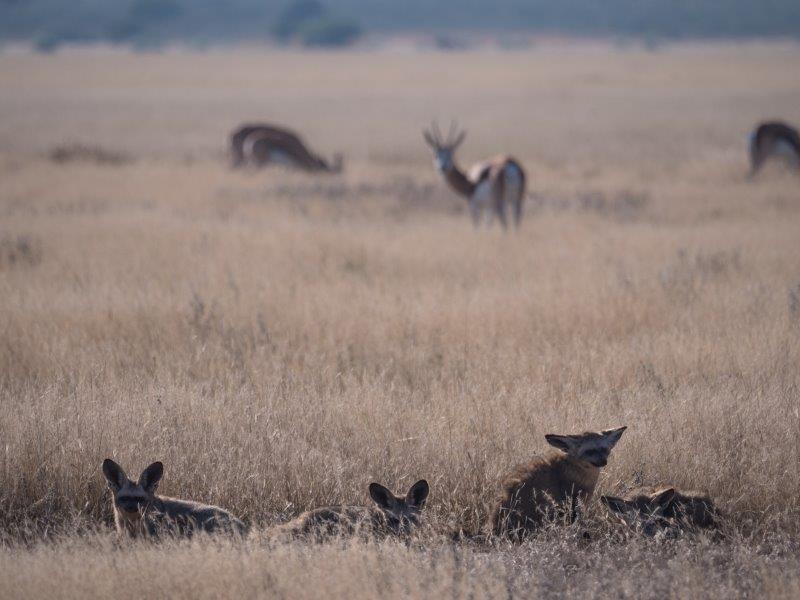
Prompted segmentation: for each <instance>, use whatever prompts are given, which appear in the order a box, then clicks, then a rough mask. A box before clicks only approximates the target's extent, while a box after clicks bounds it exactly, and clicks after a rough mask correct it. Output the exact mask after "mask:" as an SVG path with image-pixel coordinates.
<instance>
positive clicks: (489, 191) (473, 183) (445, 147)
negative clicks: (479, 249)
mask: <svg viewBox="0 0 800 600" xmlns="http://www.w3.org/2000/svg"><path fill="white" fill-rule="evenodd" d="M422 135H423V137H424V138H425V141H426V142H427V143H428V145H429V146H430V147H431V148H432V149H433V152H434V164H435V165H436V168H437V170H438V171H439V172H440V173H441V174H442V175H443V176H444V178H445V180H446V181H447V183H448V184H449V185H450V187H451V188H453V190H454V191H455V192H456V193H457V194H460V195H461V196H463V197H465V198H466V199H467V200H468V201H469V210H470V214H471V215H472V222H473V223H474V224H475V225H476V226H478V225H479V224H480V220H481V215H482V214H483V212H484V211H485V210H488V211H489V212H488V213H487V214H488V221H489V222H490V223H491V219H492V215H493V214H495V215H497V217H498V218H499V219H500V223H501V224H502V225H503V227H504V228H505V227H506V226H507V219H506V206H507V205H511V209H512V211H513V215H514V224H515V225H519V222H520V220H521V219H522V203H523V201H524V199H525V171H524V170H523V169H522V167H521V166H520V164H519V163H518V162H517V161H516V160H515V159H514V158H512V157H510V156H505V155H501V156H496V157H494V158H491V159H489V160H486V161H483V162H480V163H477V164H475V165H473V166H472V168H471V169H470V170H469V172H468V173H464V171H462V170H461V169H460V168H459V167H458V165H456V163H455V151H456V149H457V148H458V147H459V146H460V145H461V143H462V142H463V141H464V138H465V137H466V135H467V132H466V131H461V132H459V131H458V128H457V125H456V124H455V123H453V124H452V125H451V126H450V131H449V132H448V135H447V138H446V139H445V138H443V137H442V134H441V132H440V131H439V127H438V126H437V124H436V122H435V121H434V122H433V124H432V125H431V128H430V129H429V130H423V132H422Z"/></svg>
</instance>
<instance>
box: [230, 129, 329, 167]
mask: <svg viewBox="0 0 800 600" xmlns="http://www.w3.org/2000/svg"><path fill="white" fill-rule="evenodd" d="M231 158H232V162H233V166H234V167H239V166H242V165H244V164H247V163H249V164H252V165H254V166H257V167H263V166H266V165H268V164H282V165H287V166H292V167H296V168H299V169H303V170H306V171H327V172H330V173H338V172H340V171H341V170H342V157H341V155H340V154H335V155H334V157H333V161H332V163H330V164H329V163H328V162H326V161H325V160H324V159H323V158H321V157H319V156H317V155H316V154H314V153H313V152H311V151H310V150H309V149H308V147H307V146H306V145H305V143H304V142H303V140H302V139H301V138H300V136H298V135H297V134H296V133H294V132H293V131H290V130H288V129H284V128H281V127H276V126H274V125H266V124H248V125H243V126H242V127H239V129H237V130H236V131H234V132H233V134H231Z"/></svg>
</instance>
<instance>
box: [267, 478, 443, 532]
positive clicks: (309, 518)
mask: <svg viewBox="0 0 800 600" xmlns="http://www.w3.org/2000/svg"><path fill="white" fill-rule="evenodd" d="M429 492H430V488H429V486H428V482H427V481H425V480H424V479H421V480H419V481H418V482H417V483H415V484H414V485H412V486H411V488H410V489H409V490H408V493H407V494H406V495H405V496H396V495H395V494H393V493H392V492H391V491H390V490H389V489H388V488H386V487H384V486H382V485H381V484H379V483H371V484H370V485H369V495H370V497H371V498H372V501H373V502H374V503H375V504H374V506H370V507H364V506H325V507H322V508H316V509H314V510H310V511H308V512H305V513H303V514H302V515H300V516H298V517H297V518H296V519H294V520H292V521H290V522H288V523H286V524H285V525H280V526H278V527H276V528H274V529H273V531H272V532H271V534H272V536H273V537H287V536H288V537H305V538H312V539H318V540H321V539H324V538H328V537H336V536H352V535H355V534H364V535H367V536H377V537H386V536H403V535H407V534H408V533H410V532H411V531H412V529H413V528H415V527H416V526H418V525H419V522H420V516H421V512H422V509H423V508H424V507H425V501H426V500H427V498H428V493H429Z"/></svg>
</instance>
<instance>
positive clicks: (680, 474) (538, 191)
mask: <svg viewBox="0 0 800 600" xmlns="http://www.w3.org/2000/svg"><path fill="white" fill-rule="evenodd" d="M798 61H800V46H798V45H797V44H792V43H760V42H752V43H746V44H732V43H717V44H699V43H697V44H684V45H675V46H666V47H664V48H662V49H661V50H659V51H657V52H649V51H645V50H641V49H638V48H636V47H629V48H619V47H614V46H611V45H609V44H604V43H577V44H572V45H569V44H543V45H539V46H534V47H533V48H532V49H530V50H527V51H524V52H523V51H515V52H511V51H509V52H482V53H471V52H461V53H432V52H431V53H426V52H372V53H370V52H342V53H339V52H337V53H327V54H325V53H316V52H295V51H286V52H278V51H269V52H266V51H263V50H260V49H258V48H238V49H225V50H211V51H206V52H198V51H184V50H170V51H167V52H164V53H159V54H156V53H152V54H148V53H142V54H133V53H128V52H123V51H111V50H99V49H87V50H67V51H62V52H59V53H57V54H54V55H36V54H29V53H24V52H5V53H2V54H0V597H1V598H38V597H49V598H91V597H97V598H101V597H102V598H109V597H113V598H115V600H122V599H124V598H142V597H174V598H218V597H240V598H255V597H286V598H321V597H350V598H375V597H382V598H395V597H405V598H408V597H430V598H434V597H436V598H438V597H453V598H461V597H469V598H484V597H486V598H509V597H544V598H557V597H581V598H583V597H631V598H666V597H674V598H688V597H699V598H703V597H706V598H717V597H725V598H731V597H748V598H752V597H768V598H797V597H798V596H800V558H799V557H798V556H799V555H798V552H800V525H799V521H798V519H799V518H800V402H799V401H800V368H798V367H800V176H798V175H797V174H796V173H792V172H790V171H789V170H787V169H785V168H782V167H781V166H780V165H778V164H773V165H771V166H770V167H769V168H767V169H765V171H764V172H763V173H762V174H761V175H760V176H759V177H758V178H757V179H756V180H755V181H748V180H746V178H745V175H746V173H747V169H748V163H747V153H746V151H747V136H748V134H749V132H750V130H751V129H752V128H753V126H754V125H755V124H756V123H757V122H758V121H759V120H762V119H765V118H772V117H780V118H782V119H785V120H787V121H789V122H793V123H795V124H798V123H800V78H798V77H796V71H797V64H798ZM433 118H438V119H439V120H440V122H441V123H442V124H443V125H444V126H446V125H447V124H448V123H449V121H450V119H451V118H456V119H458V121H459V123H460V124H461V125H463V126H464V127H465V128H466V129H467V131H468V135H467V139H466V141H465V143H464V145H463V147H462V148H461V149H460V150H459V153H458V159H459V161H460V162H461V163H462V164H463V165H465V166H466V165H468V164H469V163H471V162H474V161H476V160H479V159H482V158H485V157H487V156H490V155H492V154H496V153H501V152H503V153H510V154H512V155H514V156H516V157H517V158H518V160H519V161H520V162H521V163H522V164H523V165H524V166H525V168H526V170H527V173H528V181H529V192H530V193H531V198H530V199H529V201H528V203H527V205H526V213H525V217H524V221H523V225H522V227H521V228H520V230H519V231H517V232H509V233H505V234H504V233H503V232H502V231H500V229H499V228H497V227H495V228H493V229H486V228H484V229H480V230H477V231H476V230H475V229H474V228H473V227H472V225H471V223H470V221H469V217H468V214H467V211H466V205H465V202H464V201H463V200H460V199H459V198H457V197H456V196H455V195H454V194H453V193H452V192H451V191H450V190H449V189H448V188H447V187H446V185H445V183H444V181H442V180H441V178H440V177H439V176H438V174H437V173H436V172H435V171H434V169H433V166H432V156H431V154H430V151H429V149H428V148H427V147H426V146H425V144H424V142H423V140H422V136H421V130H422V128H423V127H425V126H427V125H428V124H429V123H430V121H431V119H433ZM249 120H268V121H272V122H276V123H280V124H285V125H287V126H289V127H291V128H293V129H295V130H297V131H299V132H300V133H301V134H302V135H303V137H304V138H305V139H306V140H307V141H308V143H309V145H310V146H311V147H312V148H314V149H315V150H316V151H318V152H319V153H320V154H323V155H324V156H331V155H332V154H333V153H334V152H337V151H341V152H343V153H344V155H345V171H344V173H343V174H341V175H328V176H311V175H306V174H302V173H297V172H291V171H288V170H285V169H281V168H274V169H267V170H262V171H256V170H243V171H234V170H231V169H230V168H229V166H228V161H227V156H226V137H227V135H228V133H229V132H230V131H231V130H232V129H233V128H234V127H235V126H236V125H238V124H239V123H241V122H243V121H249ZM78 145H79V146H82V147H85V148H90V149H92V150H93V152H94V154H93V155H88V156H83V158H81V155H80V154H79V153H75V152H72V153H70V151H69V150H70V149H74V148H75V147H76V146H78ZM65 149H66V150H67V152H66V155H64V154H63V151H64V150H65ZM59 150H61V151H62V155H61V156H66V160H53V157H54V154H53V153H54V152H57V151H59ZM56 156H57V155H56ZM71 158H74V159H75V160H70V159H71ZM619 425H627V426H628V430H627V431H626V433H625V435H624V436H623V438H622V440H621V441H620V443H619V444H618V445H617V447H616V448H615V450H614V452H613V453H612V456H611V461H610V464H609V466H608V467H606V468H605V469H604V470H603V475H602V477H601V480H600V483H599V486H598V492H599V493H609V492H610V493H625V492H626V491H627V490H630V489H631V488H633V487H635V486H638V485H643V484H660V483H667V484H672V485H675V486H678V487H680V488H682V489H696V490H700V491H703V492H706V493H709V494H710V495H711V496H712V497H713V498H714V499H715V500H716V501H717V502H718V504H719V505H720V507H721V509H722V510H723V511H724V513H725V514H726V520H725V537H724V539H723V540H722V541H719V540H713V539H710V538H708V537H707V536H702V535H699V536H685V537H682V538H680V539H666V540H665V539H655V540H651V539H642V538H640V537H638V536H635V535H630V534H628V533H626V532H625V531H624V530H622V529H621V528H620V527H619V526H618V525H616V524H615V523H614V522H612V521H611V520H610V519H609V518H608V517H607V516H606V515H605V513H604V511H603V510H602V508H600V507H599V506H597V503H596V502H593V503H590V505H589V506H587V507H586V511H585V517H584V518H583V519H582V522H581V523H580V524H578V525H575V526H572V527H564V528H557V529H554V530H550V531H546V532H543V533H542V535H540V536H539V537H537V538H536V539H534V540H532V541H529V542H527V543H525V544H523V545H511V544H506V543H496V544H494V545H492V546H491V547H485V546H480V545H473V544H468V543H464V544H454V543H452V542H451V540H450V538H449V537H448V532H449V531H451V530H452V529H454V528H456V527H464V528H467V529H474V528H476V527H478V526H480V524H481V523H482V522H483V520H484V519H485V518H486V516H487V514H488V512H489V510H490V507H491V501H492V499H493V498H494V497H495V494H496V492H497V487H498V483H499V480H500V478H501V477H502V475H503V474H504V473H505V472H507V471H508V470H509V468H510V467H512V466H513V465H514V464H516V463H519V462H522V461H525V460H527V459H529V458H530V457H532V456H534V455H537V454H541V453H543V452H547V451H548V447H547V445H546V443H545V441H544V437H543V436H544V434H546V433H551V432H555V433H575V432H579V431H583V430H586V429H601V428H607V427H614V426H619ZM107 456H110V457H113V458H114V459H115V460H117V461H118V462H119V463H120V464H122V465H123V466H124V467H125V468H126V469H127V470H128V471H129V474H130V473H133V474H135V473H138V471H139V470H140V469H142V468H143V467H144V466H146V465H147V464H149V463H150V462H152V461H154V460H161V461H163V462H164V464H165V470H166V474H165V476H164V480H163V484H162V486H161V488H160V491H161V492H163V493H165V494H169V495H176V496H180V497H186V498H192V499H196V500H201V501H204V502H210V503H214V504H218V505H220V506H224V507H226V508H228V509H230V510H231V511H232V512H233V513H234V514H236V515H237V516H239V517H241V518H242V519H244V520H245V521H247V522H248V523H250V524H252V525H253V532H252V534H251V536H250V537H249V538H248V539H247V540H245V541H230V540H225V539H208V538H205V537H202V536H201V537H199V538H195V539H192V540H189V541H177V540H176V541H165V542H161V543H157V544H153V543H147V542H136V543H133V542H131V543H122V544H120V543H118V542H117V541H116V537H115V534H114V532H113V530H112V519H111V506H110V502H109V497H108V492H107V490H106V487H105V485H104V482H103V479H102V476H101V473H100V463H101V461H102V459H103V458H105V457H107ZM423 477H424V478H426V479H427V480H428V481H429V482H430V484H431V496H430V499H429V503H428V506H427V507H426V517H427V521H426V525H425V526H424V527H423V528H422V529H421V530H420V531H419V533H418V535H417V537H416V538H415V539H414V540H413V541H412V542H410V543H403V542H397V541H392V540H388V541H383V542H381V541H373V542H364V541H358V540H341V541H339V542H334V543H331V544H325V545H309V544H303V543H279V544H276V543H273V542H270V541H268V540H267V539H266V533H265V532H266V531H267V530H268V528H269V527H270V526H271V525H274V524H276V523H281V522H284V521H286V520H288V519H290V518H291V517H293V516H295V515H297V514H299V513H300V512H302V511H303V510H306V509H309V508H313V507H315V506H320V505H325V504H338V503H361V504H363V503H367V502H369V498H368V496H367V493H366V488H367V485H368V484H369V483H370V482H371V481H379V482H382V483H384V484H386V485H387V486H389V487H390V488H393V489H395V490H396V491H398V492H399V491H401V490H403V491H404V490H405V489H406V488H407V487H408V486H409V485H410V484H411V483H413V482H414V481H416V480H417V479H420V478H423ZM586 532H588V533H589V534H590V535H589V539H587V536H585V535H583V534H584V533H586Z"/></svg>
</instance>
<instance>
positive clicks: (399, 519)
mask: <svg viewBox="0 0 800 600" xmlns="http://www.w3.org/2000/svg"><path fill="white" fill-rule="evenodd" d="M429 492H430V488H429V487H428V482H427V481H425V480H424V479H420V480H419V481H418V482H417V483H415V484H414V485H412V486H411V488H410V489H409V490H408V493H407V494H406V495H405V497H401V496H395V495H394V494H393V493H392V492H391V491H390V490H389V489H387V488H385V487H384V486H382V485H381V484H380V483H370V484H369V495H370V497H371V498H372V501H373V502H374V503H375V504H376V505H377V507H378V509H379V510H380V511H381V512H382V513H383V515H384V517H385V518H386V524H387V525H388V527H389V529H390V530H391V531H392V532H394V533H396V534H401V533H408V532H409V531H410V530H411V528H412V527H415V526H416V525H418V524H419V518H420V512H421V511H422V509H423V508H424V506H425V500H426V499H427V498H428V493H429Z"/></svg>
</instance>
